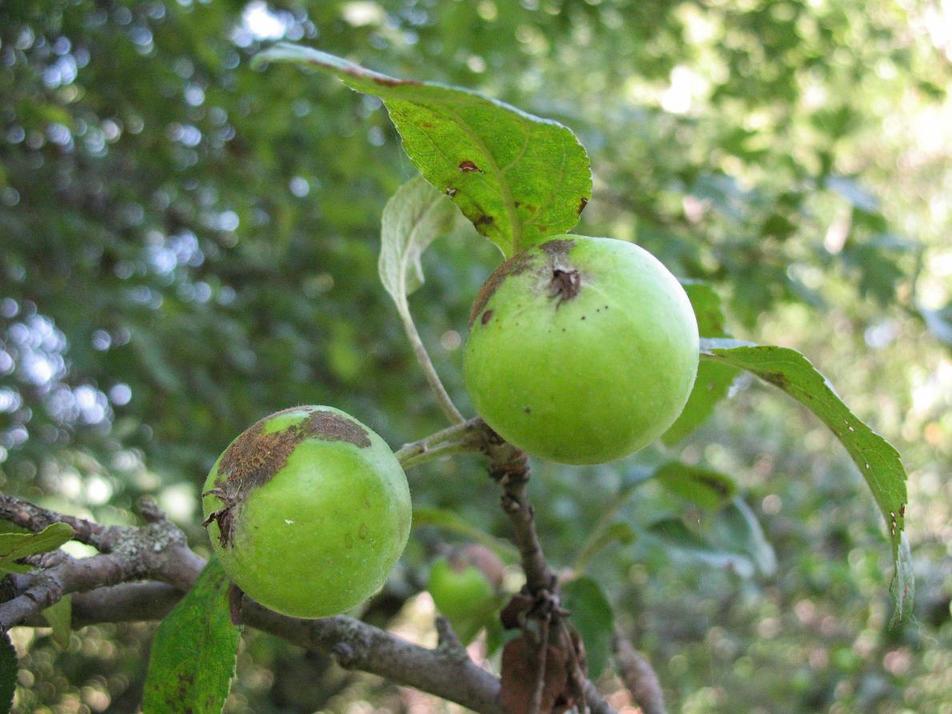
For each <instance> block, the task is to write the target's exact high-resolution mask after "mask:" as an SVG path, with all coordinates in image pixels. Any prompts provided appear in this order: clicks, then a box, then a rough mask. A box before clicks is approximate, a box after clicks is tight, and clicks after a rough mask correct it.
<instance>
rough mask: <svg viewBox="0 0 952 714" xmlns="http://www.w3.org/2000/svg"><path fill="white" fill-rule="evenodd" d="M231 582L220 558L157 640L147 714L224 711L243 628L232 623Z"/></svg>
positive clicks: (164, 624) (149, 677)
mask: <svg viewBox="0 0 952 714" xmlns="http://www.w3.org/2000/svg"><path fill="white" fill-rule="evenodd" d="M229 587H230V583H229V581H228V578H227V576H226V575H225V572H224V571H223V570H222V568H221V565H220V564H219V563H218V561H217V560H215V559H214V558H213V559H212V560H210V561H208V565H206V566H205V569H204V570H203V571H202V574H201V575H200V576H199V577H198V580H197V581H196V582H195V586H194V587H193V588H192V589H191V590H190V591H189V592H188V594H187V595H186V596H185V597H184V598H182V600H181V601H180V602H179V603H178V605H176V606H175V609H174V610H172V612H170V613H169V614H168V615H166V617H165V619H164V620H163V621H162V624H160V625H159V629H158V630H156V633H155V638H154V639H153V641H152V652H151V654H150V656H149V669H148V673H147V675H146V681H145V693H144V696H143V700H142V711H143V714H153V713H154V714H158V713H159V712H186V711H187V712H192V713H193V714H220V712H221V710H222V707H223V706H224V704H225V699H226V698H227V697H228V690H229V689H230V688H231V680H232V677H234V675H235V661H236V659H237V656H238V640H239V637H240V630H239V629H238V627H236V626H235V625H233V624H232V621H231V614H230V608H229V595H228V590H229Z"/></svg>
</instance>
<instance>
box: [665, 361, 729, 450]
mask: <svg viewBox="0 0 952 714" xmlns="http://www.w3.org/2000/svg"><path fill="white" fill-rule="evenodd" d="M735 377H737V370H736V369H735V368H733V367H731V366H729V365H726V364H718V363H715V362H701V364H699V365H698V368H697V378H696V379H695V380H694V387H693V389H692V390H691V395H690V396H689V397H688V402H687V404H685V405H684V411H682V412H681V415H680V416H679V417H678V418H677V419H676V420H675V422H674V424H672V425H671V427H670V428H669V429H668V430H667V431H666V432H665V433H664V434H663V435H662V436H661V441H662V442H664V443H665V444H667V445H668V446H670V445H671V444H676V443H677V442H679V441H681V439H683V438H684V437H686V436H687V435H688V434H690V433H692V432H693V431H694V430H695V429H697V428H698V427H699V426H700V425H701V424H703V423H704V422H705V421H707V419H708V417H710V416H711V414H712V413H713V412H714V407H716V406H717V403H718V402H719V401H721V400H722V399H723V398H724V397H726V396H727V393H728V392H729V391H730V389H731V385H732V384H733V383H734V378H735Z"/></svg>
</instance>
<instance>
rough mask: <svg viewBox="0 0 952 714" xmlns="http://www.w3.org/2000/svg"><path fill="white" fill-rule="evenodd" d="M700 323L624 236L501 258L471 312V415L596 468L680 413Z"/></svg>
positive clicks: (523, 444) (514, 439)
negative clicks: (478, 416)
mask: <svg viewBox="0 0 952 714" xmlns="http://www.w3.org/2000/svg"><path fill="white" fill-rule="evenodd" d="M698 358H699V352H698V328H697V321H696V319H695V316H694V311H693V309H692V308H691V303H690V301H689V300H688V297H687V294H686V293H685V292H684V289H683V288H682V287H681V285H680V283H678V281H677V279H676V278H675V277H674V276H673V275H672V274H671V273H670V272H669V271H668V270H667V268H665V267H664V265H662V264H661V262H660V261H658V260H657V259H656V258H655V257H654V256H652V255H651V254H650V253H648V252H647V251H646V250H644V249H642V248H640V247H638V246H636V245H634V244H633V243H628V242H626V241H621V240H615V239H611V238H589V237H585V236H575V235H565V236H559V237H557V238H555V239H552V240H550V241H548V242H546V243H544V244H542V245H540V246H536V247H533V248H529V249H528V250H525V251H523V252H521V253H519V254H517V255H515V256H514V257H512V258H510V259H509V260H507V261H506V262H505V263H503V264H502V265H501V266H500V267H499V268H498V269H497V270H496V271H495V272H494V273H493V274H492V275H491V276H490V277H489V279H488V280H487V281H486V283H485V285H484V286H483V288H482V290H481V291H480V293H479V295H478V296H477V298H476V301H475V303H474V305H473V310H472V313H471V315H470V334H469V337H468V338H467V343H466V351H465V354H464V361H463V371H464V378H465V381H466V387H467V389H468V391H469V394H470V396H471V397H472V400H473V404H474V406H475V407H476V411H477V412H478V413H479V415H480V416H481V417H482V418H483V419H484V420H485V421H486V423H487V424H488V425H489V426H491V427H492V428H493V429H494V430H495V431H497V432H498V433H499V434H500V435H501V436H502V437H503V438H504V439H506V440H507V441H509V442H510V443H512V444H514V445H515V446H518V447H519V448H521V449H524V450H525V451H527V452H528V453H530V454H533V455H536V456H540V457H542V458H546V459H550V460H552V461H558V462H561V463H567V464H595V463H604V462H607V461H612V460H614V459H618V458H621V457H623V456H626V455H628V454H631V453H633V452H635V451H637V450H638V449H641V448H643V447H644V446H646V445H648V444H649V443H651V442H652V441H654V440H655V439H656V438H658V437H659V436H661V434H663V433H664V432H665V431H666V430H667V429H668V427H670V426H671V424H673V423H674V421H675V419H677V417H678V415H679V414H680V413H681V411H682V410H683V409H684V405H685V403H686V402H687V399H688V396H689V395H690V393H691V388H692V387H693V385H694V379H695V377H696V375H697V367H698Z"/></svg>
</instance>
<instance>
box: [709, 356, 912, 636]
mask: <svg viewBox="0 0 952 714" xmlns="http://www.w3.org/2000/svg"><path fill="white" fill-rule="evenodd" d="M701 357H702V358H704V359H705V360H708V361H710V362H713V363H716V364H723V365H727V366H728V367H732V368H735V369H744V370H747V371H748V372H750V373H751V374H754V375H756V376H758V377H760V378H761V379H763V380H764V381H766V382H768V383H770V384H773V385H775V386H777V387H779V388H780V389H782V390H783V391H784V392H786V393H787V394H789V395H790V396H791V397H793V398H794V399H796V400H797V401H798V402H800V403H801V404H802V405H803V406H805V407H806V408H807V409H809V410H810V411H811V412H813V413H814V414H815V415H816V416H817V417H818V418H819V419H820V421H822V422H823V423H824V424H826V425H827V426H828V427H829V428H830V430H831V431H832V432H833V433H834V434H835V435H836V438H837V439H839V441H840V443H841V444H843V446H844V447H846V450H847V452H848V453H849V455H850V457H851V458H852V459H853V462H854V463H855V464H856V466H857V467H858V468H859V472H860V473H861V474H862V475H863V478H864V479H866V483H867V484H868V485H869V489H870V490H871V491H872V492H873V497H874V498H875V499H876V503H877V504H878V505H879V510H880V511H882V514H883V517H884V518H885V519H886V527H887V530H888V534H889V540H890V542H891V543H892V553H893V562H894V564H895V568H896V569H895V576H894V578H893V583H892V590H893V596H894V598H895V601H896V618H902V617H904V616H905V615H906V614H907V613H908V605H909V604H910V603H911V598H912V595H913V592H914V582H913V576H912V569H911V567H909V564H908V562H907V558H908V547H907V546H906V544H905V537H904V535H903V529H904V527H905V517H904V516H903V515H902V514H903V513H905V506H906V502H907V500H908V497H907V495H906V470H905V468H904V467H903V465H902V459H901V458H900V456H899V452H898V451H896V449H895V448H894V447H893V446H892V444H890V443H889V442H888V441H886V440H885V439H884V438H883V437H881V436H880V435H879V434H877V433H876V432H874V431H873V430H872V429H870V428H869V426H867V425H866V424H865V423H864V422H862V421H860V419H859V418H858V417H857V416H856V415H855V414H853V412H851V411H850V410H849V408H848V407H847V406H846V404H844V403H843V400H842V399H840V397H839V395H838V394H837V393H836V392H835V391H834V390H833V387H832V385H831V384H830V383H829V382H828V381H827V379H826V377H824V376H823V375H822V374H820V372H819V371H817V369H816V367H814V366H813V365H812V364H811V363H810V360H808V359H807V358H806V357H804V356H803V355H802V354H800V353H799V352H797V351H796V350H792V349H789V348H787V347H774V346H768V345H755V344H751V343H749V342H740V341H738V340H726V339H702V340H701Z"/></svg>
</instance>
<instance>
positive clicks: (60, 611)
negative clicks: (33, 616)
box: [41, 595, 73, 649]
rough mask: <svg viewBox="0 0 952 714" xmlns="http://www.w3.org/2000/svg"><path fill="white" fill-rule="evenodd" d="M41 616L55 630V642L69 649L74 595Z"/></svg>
mask: <svg viewBox="0 0 952 714" xmlns="http://www.w3.org/2000/svg"><path fill="white" fill-rule="evenodd" d="M41 614H42V615H43V618H44V619H45V620H46V621H47V622H48V623H49V625H50V627H52V628H53V641H54V642H56V644H58V645H59V646H60V647H62V648H63V649H66V648H67V647H69V633H70V632H72V630H73V599H72V595H67V596H66V597H62V598H60V599H59V600H57V601H56V603H54V604H53V605H50V606H49V607H48V608H46V609H45V610H43V612H42V613H41Z"/></svg>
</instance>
